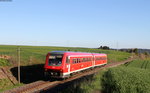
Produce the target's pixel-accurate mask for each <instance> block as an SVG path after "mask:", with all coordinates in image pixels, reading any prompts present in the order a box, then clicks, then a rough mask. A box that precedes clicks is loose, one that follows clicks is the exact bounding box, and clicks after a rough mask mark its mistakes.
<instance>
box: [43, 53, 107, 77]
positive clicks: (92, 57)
mask: <svg viewBox="0 0 150 93" xmlns="http://www.w3.org/2000/svg"><path fill="white" fill-rule="evenodd" d="M105 64H107V55H106V54H98V53H82V52H70V51H52V52H49V53H48V54H47V56H46V62H45V66H44V69H45V75H46V76H47V75H48V76H50V77H53V78H66V77H69V76H70V75H71V74H73V73H75V72H78V71H82V70H85V69H89V68H93V67H96V66H101V65H105Z"/></svg>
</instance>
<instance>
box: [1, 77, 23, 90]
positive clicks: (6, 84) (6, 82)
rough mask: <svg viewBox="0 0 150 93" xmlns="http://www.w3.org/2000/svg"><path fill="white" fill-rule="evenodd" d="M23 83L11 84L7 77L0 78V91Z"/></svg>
mask: <svg viewBox="0 0 150 93" xmlns="http://www.w3.org/2000/svg"><path fill="white" fill-rule="evenodd" d="M22 85H23V84H22V83H21V84H15V85H13V84H12V83H11V81H10V80H8V79H0V92H3V91H5V90H8V89H13V88H15V87H18V86H22Z"/></svg>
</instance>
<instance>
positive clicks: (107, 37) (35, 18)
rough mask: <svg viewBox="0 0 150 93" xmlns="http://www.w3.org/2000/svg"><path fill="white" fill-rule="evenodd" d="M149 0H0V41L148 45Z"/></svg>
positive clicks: (149, 28) (49, 44)
mask: <svg viewBox="0 0 150 93" xmlns="http://www.w3.org/2000/svg"><path fill="white" fill-rule="evenodd" d="M149 4H150V1H149V0H142V1H141V0H126V1H120V0H113V1H112V0H108V1H99V0H94V1H93V0H82V1H80V0H73V1H69V0H65V1H61V0H57V1H54V0H52V1H37V0H32V1H31V0H30V1H28V0H25V1H23V0H20V1H15V0H8V1H5V2H3V1H0V12H1V14H0V33H1V39H0V45H2V44H4V45H29V46H63V47H86V48H98V47H100V46H109V47H110V48H115V49H121V48H141V49H150V43H148V42H149V39H150V38H149V35H150V27H149V25H150V17H149V16H150V12H149V10H150V6H149Z"/></svg>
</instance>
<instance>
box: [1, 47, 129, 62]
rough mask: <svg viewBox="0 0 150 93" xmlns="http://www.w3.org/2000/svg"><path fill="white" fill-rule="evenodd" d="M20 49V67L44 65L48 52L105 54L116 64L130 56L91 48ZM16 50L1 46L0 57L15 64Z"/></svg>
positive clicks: (15, 48)
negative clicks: (7, 58)
mask: <svg viewBox="0 0 150 93" xmlns="http://www.w3.org/2000/svg"><path fill="white" fill-rule="evenodd" d="M19 47H20V48H21V51H20V53H21V65H33V64H44V61H45V55H46V54H47V53H48V52H50V51H68V50H69V51H80V52H91V53H106V54H108V62H118V61H122V60H125V59H127V58H128V57H129V56H130V55H131V54H129V53H125V52H120V51H114V50H101V49H92V48H78V47H49V46H19ZM17 49H18V46H9V45H1V46H0V55H7V56H10V57H11V60H10V61H11V62H12V63H13V64H17Z"/></svg>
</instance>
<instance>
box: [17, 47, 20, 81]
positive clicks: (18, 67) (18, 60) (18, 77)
mask: <svg viewBox="0 0 150 93" xmlns="http://www.w3.org/2000/svg"><path fill="white" fill-rule="evenodd" d="M17 52H18V82H19V84H20V47H18V51H17Z"/></svg>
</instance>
